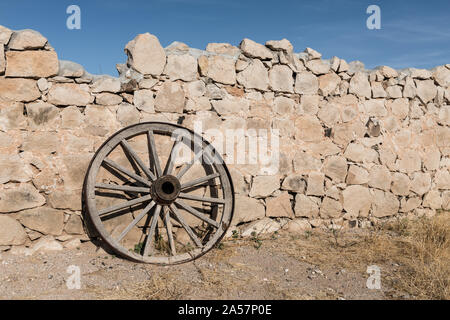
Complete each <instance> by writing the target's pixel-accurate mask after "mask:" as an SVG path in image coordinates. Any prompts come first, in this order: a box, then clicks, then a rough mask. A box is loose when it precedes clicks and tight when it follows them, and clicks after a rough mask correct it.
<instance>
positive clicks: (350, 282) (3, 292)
mask: <svg viewBox="0 0 450 320" xmlns="http://www.w3.org/2000/svg"><path fill="white" fill-rule="evenodd" d="M449 220H450V219H449V218H448V215H445V220H442V219H441V220H440V221H437V222H436V221H431V222H430V221H427V222H421V224H420V227H417V224H416V225H410V224H409V223H406V224H405V223H404V222H401V223H399V224H397V225H395V226H394V227H392V226H391V227H389V228H385V229H379V230H370V231H368V230H349V231H339V232H336V231H332V232H330V231H317V230H314V231H305V233H304V234H298V235H295V236H294V235H292V234H287V233H283V232H279V233H274V234H271V235H264V236H253V237H251V238H247V239H241V238H236V239H229V240H226V241H223V242H222V243H221V244H220V245H219V246H218V247H217V248H214V249H213V250H212V251H210V252H209V253H208V254H206V255H205V256H203V257H201V258H199V259H198V260H196V261H194V262H190V263H186V264H182V265H177V266H166V267H161V266H154V265H145V264H139V263H133V262H130V261H127V260H123V259H121V258H118V257H115V256H113V255H109V254H107V253H106V252H105V251H103V249H99V248H97V247H95V246H94V245H93V244H92V243H91V242H85V243H83V244H82V246H81V247H80V248H78V249H73V250H65V251H61V252H54V253H45V254H42V253H35V254H34V255H33V256H27V257H25V256H16V255H12V254H10V253H8V252H3V253H2V254H1V255H0V299H164V300H165V299H238V300H240V299H243V300H244V299H257V300H260V299H261V300H262V299H340V300H344V299H345V300H348V299H416V298H425V299H434V298H437V299H448V296H449V287H450V285H449V276H450V273H449V259H448V251H449V250H448V248H449V232H450V230H449V226H450V224H449ZM422 235H423V236H422ZM418 248H420V251H418ZM430 252H432V254H430ZM370 265H376V266H378V267H379V268H380V270H381V279H382V280H381V289H369V288H367V284H366V282H367V279H368V277H369V274H368V273H367V267H368V266H370ZM69 266H78V267H79V268H80V269H79V270H80V273H81V277H80V284H81V288H80V289H68V287H67V280H68V279H69V277H71V273H70V272H69V270H68V268H69Z"/></svg>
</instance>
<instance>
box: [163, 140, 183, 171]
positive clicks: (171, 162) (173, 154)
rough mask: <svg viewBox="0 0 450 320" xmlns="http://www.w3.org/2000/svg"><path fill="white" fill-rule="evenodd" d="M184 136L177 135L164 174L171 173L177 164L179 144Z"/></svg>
mask: <svg viewBox="0 0 450 320" xmlns="http://www.w3.org/2000/svg"><path fill="white" fill-rule="evenodd" d="M181 138H182V136H177V138H176V140H175V142H174V143H173V146H172V150H170V154H169V159H167V163H166V167H165V168H164V174H165V175H169V174H171V173H172V170H173V167H174V165H175V160H176V158H177V151H178V145H179V143H180V141H181Z"/></svg>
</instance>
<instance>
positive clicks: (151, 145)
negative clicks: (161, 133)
mask: <svg viewBox="0 0 450 320" xmlns="http://www.w3.org/2000/svg"><path fill="white" fill-rule="evenodd" d="M147 141H148V149H149V151H148V154H149V157H150V158H149V160H150V163H152V162H153V163H154V164H155V168H156V176H157V177H158V178H159V177H161V176H162V170H161V164H160V163H159V157H158V153H157V152H156V143H155V136H154V135H153V131H152V130H148V131H147Z"/></svg>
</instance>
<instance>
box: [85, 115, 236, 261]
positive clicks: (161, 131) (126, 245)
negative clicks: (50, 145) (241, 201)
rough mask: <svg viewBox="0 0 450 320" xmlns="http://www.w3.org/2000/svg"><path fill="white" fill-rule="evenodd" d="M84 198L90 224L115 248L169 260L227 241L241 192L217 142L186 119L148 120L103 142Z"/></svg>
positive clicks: (133, 255)
mask: <svg viewBox="0 0 450 320" xmlns="http://www.w3.org/2000/svg"><path fill="white" fill-rule="evenodd" d="M83 201H84V204H85V212H84V213H85V214H86V215H87V219H86V220H87V221H88V222H89V224H90V225H89V227H90V228H91V230H92V229H93V230H94V231H95V233H96V234H97V235H98V236H99V237H100V238H101V239H102V240H103V242H104V243H105V245H106V246H107V247H109V248H110V249H111V250H112V251H114V253H116V254H118V255H120V256H122V257H125V258H128V259H131V260H134V261H138V262H145V263H153V264H162V265H169V264H178V263H183V262H187V261H191V260H194V259H196V258H198V257H200V256H201V255H203V254H205V253H206V252H207V251H209V250H210V249H212V248H213V247H214V246H215V245H216V244H217V243H219V242H220V241H221V239H222V238H223V236H224V235H225V233H226V231H227V229H228V226H229V225H230V224H231V219H232V216H233V209H234V192H233V185H232V181H231V178H230V174H229V172H228V169H227V167H226V165H225V164H224V162H223V160H222V158H221V157H220V155H218V154H217V153H216V152H215V150H214V148H213V147H212V145H211V144H209V143H208V142H207V141H205V140H203V139H202V138H201V137H200V136H198V135H196V134H195V133H193V132H192V131H190V130H188V129H186V128H183V127H181V126H178V125H175V124H170V123H163V122H146V123H140V124H136V125H132V126H129V127H126V128H124V129H122V130H120V131H119V132H117V133H115V134H114V135H113V136H112V137H110V138H109V139H108V140H106V141H105V142H104V143H103V145H102V146H101V147H100V148H99V149H98V151H97V152H96V154H95V155H94V157H93V159H92V161H91V163H90V165H89V168H88V171H87V173H86V177H85V183H84V190H83Z"/></svg>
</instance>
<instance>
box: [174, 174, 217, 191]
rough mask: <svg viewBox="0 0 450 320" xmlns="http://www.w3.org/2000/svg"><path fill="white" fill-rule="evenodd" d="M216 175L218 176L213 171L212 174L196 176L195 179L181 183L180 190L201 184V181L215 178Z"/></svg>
mask: <svg viewBox="0 0 450 320" xmlns="http://www.w3.org/2000/svg"><path fill="white" fill-rule="evenodd" d="M217 177H220V174H218V173H213V174H210V175H207V176H206V177H202V178H198V179H195V180H192V181H189V182H186V183H183V184H182V185H181V190H184V189H188V188H190V187H194V186H196V185H198V184H201V183H203V182H207V181H209V180H212V179H215V178H217Z"/></svg>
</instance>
